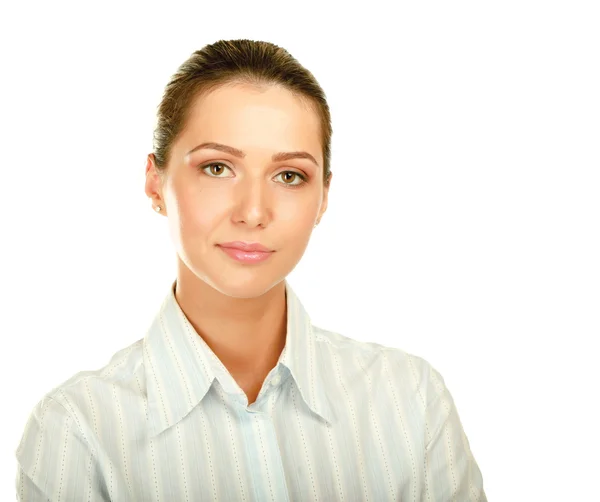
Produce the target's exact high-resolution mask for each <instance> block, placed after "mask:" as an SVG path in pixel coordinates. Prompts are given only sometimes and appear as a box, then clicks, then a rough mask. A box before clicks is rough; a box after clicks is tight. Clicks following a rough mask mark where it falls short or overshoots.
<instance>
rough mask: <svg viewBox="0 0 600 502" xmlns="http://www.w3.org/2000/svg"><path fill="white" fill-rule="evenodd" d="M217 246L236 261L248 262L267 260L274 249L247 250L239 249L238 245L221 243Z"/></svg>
mask: <svg viewBox="0 0 600 502" xmlns="http://www.w3.org/2000/svg"><path fill="white" fill-rule="evenodd" d="M217 247H219V248H220V249H221V250H222V251H223V252H224V253H225V254H226V255H227V256H229V257H230V258H232V259H234V260H235V261H238V262H241V263H248V264H252V263H260V262H263V261H265V260H268V259H269V258H270V257H271V255H272V254H273V253H274V251H271V250H267V251H256V250H250V251H248V250H245V249H240V248H238V247H228V246H225V245H223V244H217ZM263 249H266V248H263Z"/></svg>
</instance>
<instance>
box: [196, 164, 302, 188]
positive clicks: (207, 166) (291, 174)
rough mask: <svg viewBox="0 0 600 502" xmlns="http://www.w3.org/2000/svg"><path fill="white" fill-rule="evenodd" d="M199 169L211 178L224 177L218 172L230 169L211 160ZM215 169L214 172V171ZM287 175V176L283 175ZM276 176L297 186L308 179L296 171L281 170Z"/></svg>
mask: <svg viewBox="0 0 600 502" xmlns="http://www.w3.org/2000/svg"><path fill="white" fill-rule="evenodd" d="M215 166H216V167H217V169H214V167H215ZM198 169H199V170H200V171H203V172H204V173H205V174H206V175H208V176H210V177H211V178H225V177H226V176H219V175H220V174H223V173H224V172H225V169H229V170H230V171H231V168H230V167H229V166H227V165H225V164H223V163H221V162H211V163H209V164H205V165H203V166H200V167H199V168H198ZM207 169H208V171H207ZM215 171H216V173H215ZM285 175H287V176H285ZM277 176H283V178H282V179H283V183H282V184H283V185H287V186H289V187H297V186H300V185H303V184H304V183H306V182H307V181H308V178H307V177H306V176H305V175H303V174H301V173H298V172H296V171H283V172H281V173H279V174H278V175H277ZM297 179H299V180H300V181H299V182H297V183H288V181H290V180H291V181H295V180H297Z"/></svg>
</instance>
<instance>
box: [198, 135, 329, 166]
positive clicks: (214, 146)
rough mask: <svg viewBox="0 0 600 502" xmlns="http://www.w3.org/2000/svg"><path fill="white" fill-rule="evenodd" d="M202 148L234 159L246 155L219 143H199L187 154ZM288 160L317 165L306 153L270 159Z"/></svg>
mask: <svg viewBox="0 0 600 502" xmlns="http://www.w3.org/2000/svg"><path fill="white" fill-rule="evenodd" d="M203 148H207V149H211V150H220V151H221V152H225V153H228V154H230V155H233V156H234V157H238V158H240V159H243V158H244V157H245V156H246V153H245V152H243V151H242V150H238V149H237V148H234V147H232V146H228V145H223V144H221V143H214V142H211V141H209V142H206V143H201V144H200V145H198V146H196V147H194V148H192V149H191V150H190V151H189V152H188V153H187V154H186V156H187V155H190V154H191V153H193V152H195V151H197V150H201V149H203ZM290 159H308V160H310V161H311V162H312V163H313V164H315V165H317V166H318V165H319V164H318V163H317V161H316V160H315V158H314V157H313V156H312V155H311V154H310V153H308V152H303V151H301V152H279V153H275V154H273V156H272V157H271V160H272V161H273V162H280V161H284V160H290Z"/></svg>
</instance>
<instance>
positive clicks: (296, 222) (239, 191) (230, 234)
mask: <svg viewBox="0 0 600 502" xmlns="http://www.w3.org/2000/svg"><path fill="white" fill-rule="evenodd" d="M204 143H216V144H220V145H225V146H226V147H228V148H227V149H226V150H229V151H225V150H224V149H219V148H218V145H212V147H207V148H198V146H199V145H202V144H204ZM223 148H225V147H223ZM233 149H236V150H238V151H239V152H240V153H239V155H241V157H239V156H238V155H236V153H235V152H234V151H233ZM282 152H305V155H304V156H301V157H294V156H289V158H287V159H285V160H273V159H272V156H274V155H275V154H279V153H282ZM306 154H308V155H306ZM311 157H312V158H314V160H315V161H316V164H315V163H314V162H313V161H312V160H311ZM146 172H147V181H146V194H147V195H148V196H149V197H155V194H157V193H158V194H160V197H161V199H162V203H161V205H162V206H163V207H164V208H165V209H166V211H163V213H166V214H167V216H168V220H169V228H170V233H171V237H172V239H173V242H174V244H175V247H176V250H177V253H178V256H179V259H180V260H181V262H182V263H183V264H184V265H185V266H186V267H187V269H189V271H190V272H192V273H193V274H194V275H195V276H196V277H198V278H200V279H201V280H203V281H204V282H206V283H207V284H209V285H211V286H212V287H213V288H215V289H216V290H218V291H221V292H222V293H224V294H227V295H230V296H234V297H255V296H259V295H261V294H263V293H265V292H266V291H268V290H269V289H271V288H272V287H273V286H274V285H276V284H278V283H279V282H281V281H282V280H283V279H284V278H285V277H286V276H287V275H288V274H289V273H290V272H291V271H292V270H293V269H294V267H295V266H296V265H297V263H298V262H299V261H300V258H301V257H302V255H303V254H304V251H305V249H306V246H307V245H308V241H309V238H310V235H311V232H312V230H313V227H314V225H315V223H316V222H317V221H319V220H320V219H321V216H322V214H323V213H324V212H325V210H326V208H327V194H328V188H326V187H325V186H324V184H323V156H322V148H321V142H320V122H319V118H318V116H317V114H316V113H315V111H313V110H312V109H311V108H309V107H308V105H307V104H306V102H303V101H300V98H298V97H296V96H295V95H293V94H292V93H291V92H290V91H288V90H286V89H283V88H280V87H275V86H269V87H267V88H266V90H265V89H263V90H262V91H261V90H258V89H257V88H255V87H250V86H244V85H235V86H224V87H220V88H218V89H217V90H214V91H212V92H210V93H209V94H207V95H204V96H201V97H200V98H199V99H198V100H197V101H196V102H195V103H194V106H193V107H192V109H191V114H190V116H189V119H188V122H187V124H186V128H185V130H184V131H183V133H182V134H181V135H180V137H179V138H178V140H177V141H176V142H175V143H174V144H173V148H172V150H171V158H170V160H169V165H168V166H167V176H166V178H165V180H164V183H163V185H162V186H161V184H160V181H159V178H158V176H157V175H156V172H155V170H154V164H153V156H152V154H151V155H149V156H148V165H147V170H146ZM231 241H243V242H248V243H260V244H262V245H263V246H265V247H267V248H269V249H270V250H273V251H274V252H272V253H271V254H270V256H269V258H268V259H266V260H265V261H261V262H257V263H243V262H240V261H237V260H236V259H234V258H232V257H231V256H230V255H229V254H227V253H226V252H225V251H223V248H222V247H220V246H218V244H221V243H226V242H231Z"/></svg>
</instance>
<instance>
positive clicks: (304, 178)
mask: <svg viewBox="0 0 600 502" xmlns="http://www.w3.org/2000/svg"><path fill="white" fill-rule="evenodd" d="M286 174H287V175H292V176H291V179H292V180H295V179H298V178H299V179H300V182H299V183H287V181H284V183H283V184H284V185H288V186H293V187H297V186H300V185H303V184H304V183H306V176H304V175H303V174H300V173H297V172H296V171H283V172H282V173H279V174H278V175H277V176H282V175H286ZM283 179H284V180H289V179H290V177H289V176H288V177H285V176H284V178H283Z"/></svg>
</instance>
